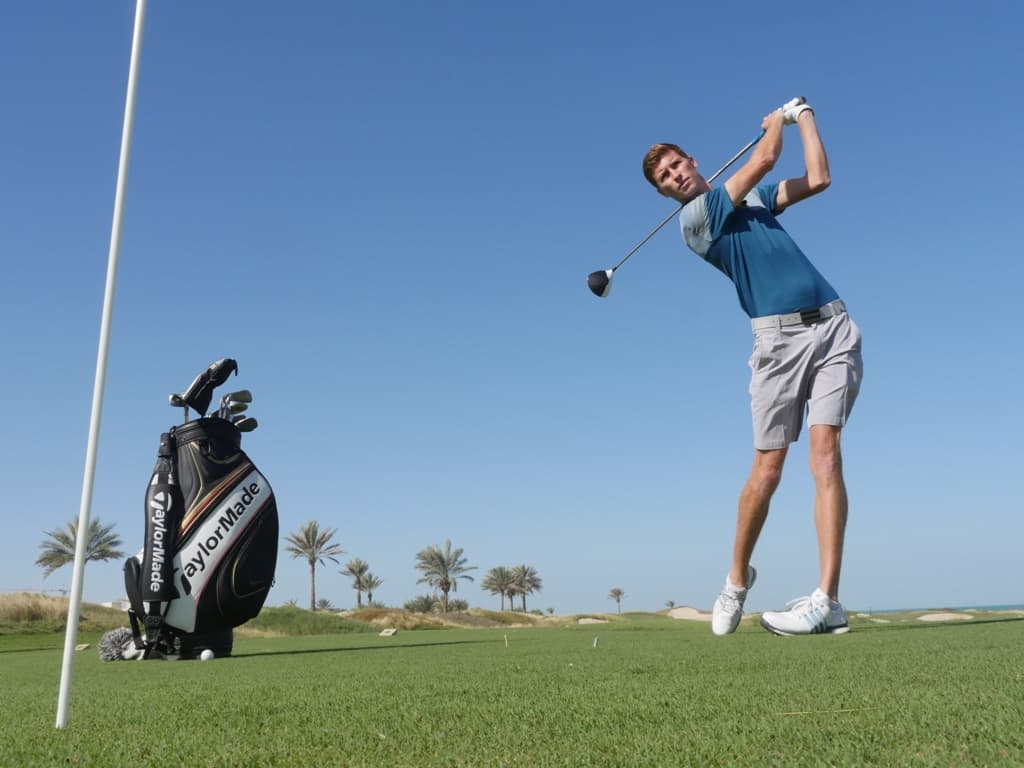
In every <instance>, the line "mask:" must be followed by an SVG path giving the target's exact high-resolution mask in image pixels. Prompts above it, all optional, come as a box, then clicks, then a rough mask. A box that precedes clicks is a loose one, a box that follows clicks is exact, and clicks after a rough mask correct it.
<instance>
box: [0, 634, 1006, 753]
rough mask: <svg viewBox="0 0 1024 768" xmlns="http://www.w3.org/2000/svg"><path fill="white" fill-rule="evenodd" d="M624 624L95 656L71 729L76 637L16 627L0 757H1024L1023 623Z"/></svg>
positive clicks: (83, 660) (239, 641)
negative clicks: (71, 642)
mask: <svg viewBox="0 0 1024 768" xmlns="http://www.w3.org/2000/svg"><path fill="white" fill-rule="evenodd" d="M617 618H620V620H618V621H615V622H613V623H609V624H599V625H598V624H587V625H575V624H566V625H562V626H537V627H499V628H485V629H445V628H442V629H434V630H432V631H429V632H424V631H419V630H414V631H399V633H398V634H396V635H395V636H393V637H389V638H385V637H379V636H378V635H377V634H376V633H375V632H374V633H368V632H365V631H364V632H346V633H344V634H332V635H316V636H300V637H255V636H249V637H246V636H239V637H237V638H236V641H235V656H233V657H232V658H227V659H218V660H215V661H213V662H206V663H203V662H158V661H149V662H102V661H100V660H99V658H98V655H97V654H96V652H95V645H94V646H93V647H92V648H90V649H89V650H87V651H84V652H81V653H79V654H78V655H77V656H76V662H75V675H74V686H73V689H72V696H71V710H70V723H69V726H68V728H66V729H63V730H57V729H55V728H54V721H55V717H56V695H57V689H58V681H59V677H60V663H61V644H62V637H55V636H53V635H52V634H49V635H38V636H35V637H34V638H33V636H27V635H15V636H12V635H3V636H0V690H2V693H3V705H2V706H3V713H4V715H3V717H2V718H0V765H2V766H52V765H66V766H104V765H111V766H126V765H137V764H142V765H161V764H163V763H166V762H169V763H170V764H173V765H188V766H245V767H247V768H248V767H249V766H304V767H305V766H389V767H391V766H394V767H398V766H531V767H533V766H644V767H646V766H689V765H693V766H733V765H735V766H833V765H835V766H840V765H841V766H887V767H890V766H964V765H977V766H1020V765H1024V665H1022V663H1021V662H1022V658H1024V620H1021V619H1020V618H1012V617H1005V616H1001V615H998V614H980V615H979V616H978V618H976V619H975V620H973V621H970V622H959V623H941V624H934V623H925V622H919V621H916V620H914V619H913V618H912V617H890V618H893V619H894V620H893V621H892V622H891V623H889V624H884V625H883V624H876V623H874V622H872V621H870V620H868V619H866V618H862V619H859V620H856V623H855V625H854V631H853V632H851V633H850V634H848V635H845V636H839V637H808V638H776V637H773V636H771V635H769V634H767V633H765V632H764V631H763V630H761V629H760V628H758V627H756V625H754V624H753V623H752V622H749V621H748V622H745V623H744V625H743V626H742V627H741V628H740V631H739V632H737V633H736V634H735V635H733V636H730V637H726V638H716V637H713V636H712V635H711V634H710V632H709V630H708V625H707V624H705V623H700V622H689V621H675V620H671V619H667V618H664V617H661V616H654V615H641V614H630V615H626V616H623V617H617ZM595 638H596V639H597V641H598V642H597V646H596V647H595V645H594V640H595ZM79 639H80V641H82V642H87V641H89V640H90V639H91V640H92V641H93V642H95V639H96V638H95V637H90V636H88V635H87V634H86V635H80V637H79ZM506 639H507V645H506Z"/></svg>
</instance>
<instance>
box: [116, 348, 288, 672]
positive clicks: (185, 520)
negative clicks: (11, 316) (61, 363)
mask: <svg viewBox="0 0 1024 768" xmlns="http://www.w3.org/2000/svg"><path fill="white" fill-rule="evenodd" d="M237 370H238V365H237V363H236V362H235V361H234V360H231V359H224V360H219V361H217V362H215V363H213V364H212V365H211V366H210V367H209V368H207V369H206V370H205V371H203V372H202V373H200V374H199V376H197V377H196V378H195V380H194V381H193V382H192V385H191V386H190V387H189V388H188V389H187V390H185V391H184V392H183V393H181V394H174V395H171V396H170V403H171V405H172V406H175V407H180V408H183V409H184V414H185V420H184V423H183V424H181V425H179V426H174V427H171V429H170V431H169V432H165V433H163V434H162V435H160V446H159V450H158V451H157V461H156V466H155V467H154V469H153V474H152V476H151V478H150V481H149V485H148V487H147V489H146V496H145V509H144V513H145V540H144V542H143V548H142V551H141V552H140V553H139V554H138V555H137V556H136V557H131V558H128V560H127V561H126V562H125V565H124V577H125V588H126V590H127V593H128V600H129V604H130V608H129V610H128V618H129V620H130V622H131V627H132V629H131V647H128V646H127V644H126V645H124V646H123V648H122V650H121V654H120V656H118V655H117V652H116V649H115V652H112V654H111V656H112V657H113V658H135V657H138V656H141V657H142V658H194V657H195V656H198V655H199V654H200V652H202V651H204V650H207V649H209V650H210V651H212V652H213V653H214V655H216V656H224V655H228V654H230V652H231V648H232V643H233V635H234V633H233V629H234V627H237V626H239V625H240V624H244V623H245V622H246V621H248V620H249V619H251V618H253V617H254V616H256V615H257V614H258V613H259V612H260V610H261V609H262V607H263V602H264V601H265V600H266V597H267V593H268V592H269V591H270V587H271V585H272V584H273V581H274V570H275V568H276V564H277V539H278V518H277V502H276V500H275V498H274V492H273V490H272V489H271V487H270V484H269V483H268V482H267V479H266V478H265V477H264V476H263V474H262V473H261V472H260V471H259V470H258V469H257V468H256V466H255V465H254V464H253V463H252V460H251V459H250V458H249V457H248V456H247V455H246V453H245V452H244V451H243V450H242V448H241V431H240V429H239V427H238V426H237V425H236V423H235V422H234V421H233V414H236V413H239V412H240V411H242V410H244V408H247V407H248V405H249V403H250V402H251V401H252V394H251V393H250V392H249V391H248V390H242V391H240V392H236V393H231V394H228V395H225V396H224V397H223V398H222V400H221V404H220V408H219V410H217V411H215V412H214V414H213V415H211V416H210V417H207V416H206V412H207V410H208V409H209V407H210V401H211V399H212V396H213V391H214V390H215V389H216V388H217V387H218V386H220V385H221V384H223V383H224V382H225V381H226V380H227V378H228V377H229V376H230V375H231V374H232V373H236V372H237ZM190 409H191V410H193V411H195V412H196V413H197V414H198V418H195V419H191V420H190V419H189V410H190ZM248 421H249V422H251V423H252V427H251V428H250V429H249V430H246V431H251V429H255V424H256V420H255V419H251V418H249V419H248ZM121 637H124V636H123V635H122V636H121ZM111 644H112V645H116V642H114V641H113V640H112V641H111ZM101 650H102V644H101ZM204 658H205V657H204Z"/></svg>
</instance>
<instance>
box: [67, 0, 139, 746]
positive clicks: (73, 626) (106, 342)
mask: <svg viewBox="0 0 1024 768" xmlns="http://www.w3.org/2000/svg"><path fill="white" fill-rule="evenodd" d="M145 15H146V0H136V3H135V30H134V32H133V33H132V56H131V64H130V65H129V68H128V96H127V99H126V100H125V108H124V126H123V128H122V131H121V159H120V161H119V164H118V169H117V191H116V193H115V195H114V222H113V225H112V227H111V232H110V254H109V256H108V259H107V287H106V290H105V292H104V295H103V320H102V322H101V324H100V344H99V352H98V354H97V357H96V380H95V383H94V385H93V391H92V417H91V419H90V421H89V445H88V448H87V449H86V453H85V477H84V479H83V481H82V504H81V507H80V509H79V512H78V536H77V538H76V542H75V571H74V575H73V576H72V578H71V598H70V602H69V604H68V626H67V632H66V634H65V637H64V661H63V664H62V665H61V670H60V695H59V696H58V697H57V727H58V728H64V727H65V726H66V725H67V724H68V699H69V695H70V692H71V671H72V667H73V666H74V655H75V644H76V643H77V640H78V619H79V616H80V614H81V610H82V578H83V574H84V572H85V550H86V542H87V541H88V538H89V508H90V506H91V504H92V485H93V478H94V476H95V474H96V447H97V444H98V443H99V435H100V416H101V415H102V413H103V388H104V384H105V382H106V373H107V350H108V349H109V347H110V318H111V315H112V313H113V309H114V287H115V285H116V283H117V257H118V252H119V251H120V247H121V220H122V218H123V214H124V190H125V182H126V180H127V177H128V156H129V154H130V152H131V146H132V123H133V119H134V116H135V86H136V82H137V77H138V71H139V56H140V54H141V52H142V22H143V19H144V17H145Z"/></svg>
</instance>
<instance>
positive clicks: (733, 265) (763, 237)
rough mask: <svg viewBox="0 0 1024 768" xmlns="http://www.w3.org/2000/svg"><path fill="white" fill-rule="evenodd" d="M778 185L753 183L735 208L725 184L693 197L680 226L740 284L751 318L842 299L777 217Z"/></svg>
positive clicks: (696, 249)
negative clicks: (774, 211) (755, 185)
mask: <svg viewBox="0 0 1024 768" xmlns="http://www.w3.org/2000/svg"><path fill="white" fill-rule="evenodd" d="M778 188H779V185H778V184H762V185H761V186H759V187H755V188H754V189H752V190H751V191H750V193H749V194H748V195H747V196H746V198H745V199H744V200H743V203H742V204H740V205H738V206H735V207H734V206H733V204H732V200H730V199H729V193H728V192H726V191H725V187H718V188H716V189H713V190H711V191H710V192H705V193H704V194H702V195H700V196H698V197H696V198H694V199H693V200H691V201H690V202H689V203H687V204H686V206H685V207H684V208H683V211H682V213H681V214H680V215H679V224H680V227H681V228H682V231H683V240H685V241H686V244H687V246H689V248H690V250H692V251H693V252H694V253H696V254H697V255H698V256H700V257H701V258H702V259H704V260H705V261H706V262H708V263H709V264H711V266H713V267H715V268H716V269H718V270H720V271H721V272H722V273H724V274H725V275H726V277H728V278H729V279H730V280H732V282H733V284H734V285H735V286H736V295H737V297H738V298H739V300H740V306H741V307H743V311H744V312H746V313H747V314H748V315H749V316H750V317H764V316H765V315H780V314H786V313H789V312H797V311H799V310H801V309H812V308H814V307H820V306H822V305H824V304H828V303H829V302H830V301H834V300H835V299H838V298H839V294H837V293H836V291H835V289H834V288H833V287H832V286H831V285H829V283H828V281H827V280H826V279H825V278H824V277H822V275H821V273H820V272H818V270H817V269H815V268H814V265H813V264H811V262H810V260H809V259H808V258H807V257H806V256H804V254H803V251H801V250H800V249H799V248H798V247H797V244H796V243H794V242H793V239H792V238H791V237H790V236H789V234H787V232H786V230H784V229H783V228H782V227H781V226H780V225H779V222H778V221H777V220H776V218H775V216H774V214H773V212H772V209H773V208H774V205H775V195H776V193H777V192H778Z"/></svg>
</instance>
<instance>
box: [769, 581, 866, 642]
mask: <svg viewBox="0 0 1024 768" xmlns="http://www.w3.org/2000/svg"><path fill="white" fill-rule="evenodd" d="M786 608H787V609H788V610H785V611H765V612H764V613H762V614H761V626H762V627H764V628H765V629H767V630H768V631H769V632H773V633H775V634H776V635H786V636H792V635H842V634H844V633H846V632H849V631H850V625H849V624H848V623H847V621H846V611H844V610H843V606H842V605H841V604H840V603H837V602H835V601H833V600H830V599H829V597H828V595H826V594H825V593H824V592H822V591H821V590H820V589H816V590H814V592H812V593H811V594H810V595H808V596H807V597H798V598H797V599H796V600H790V601H789V602H788V603H787V604H786Z"/></svg>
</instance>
